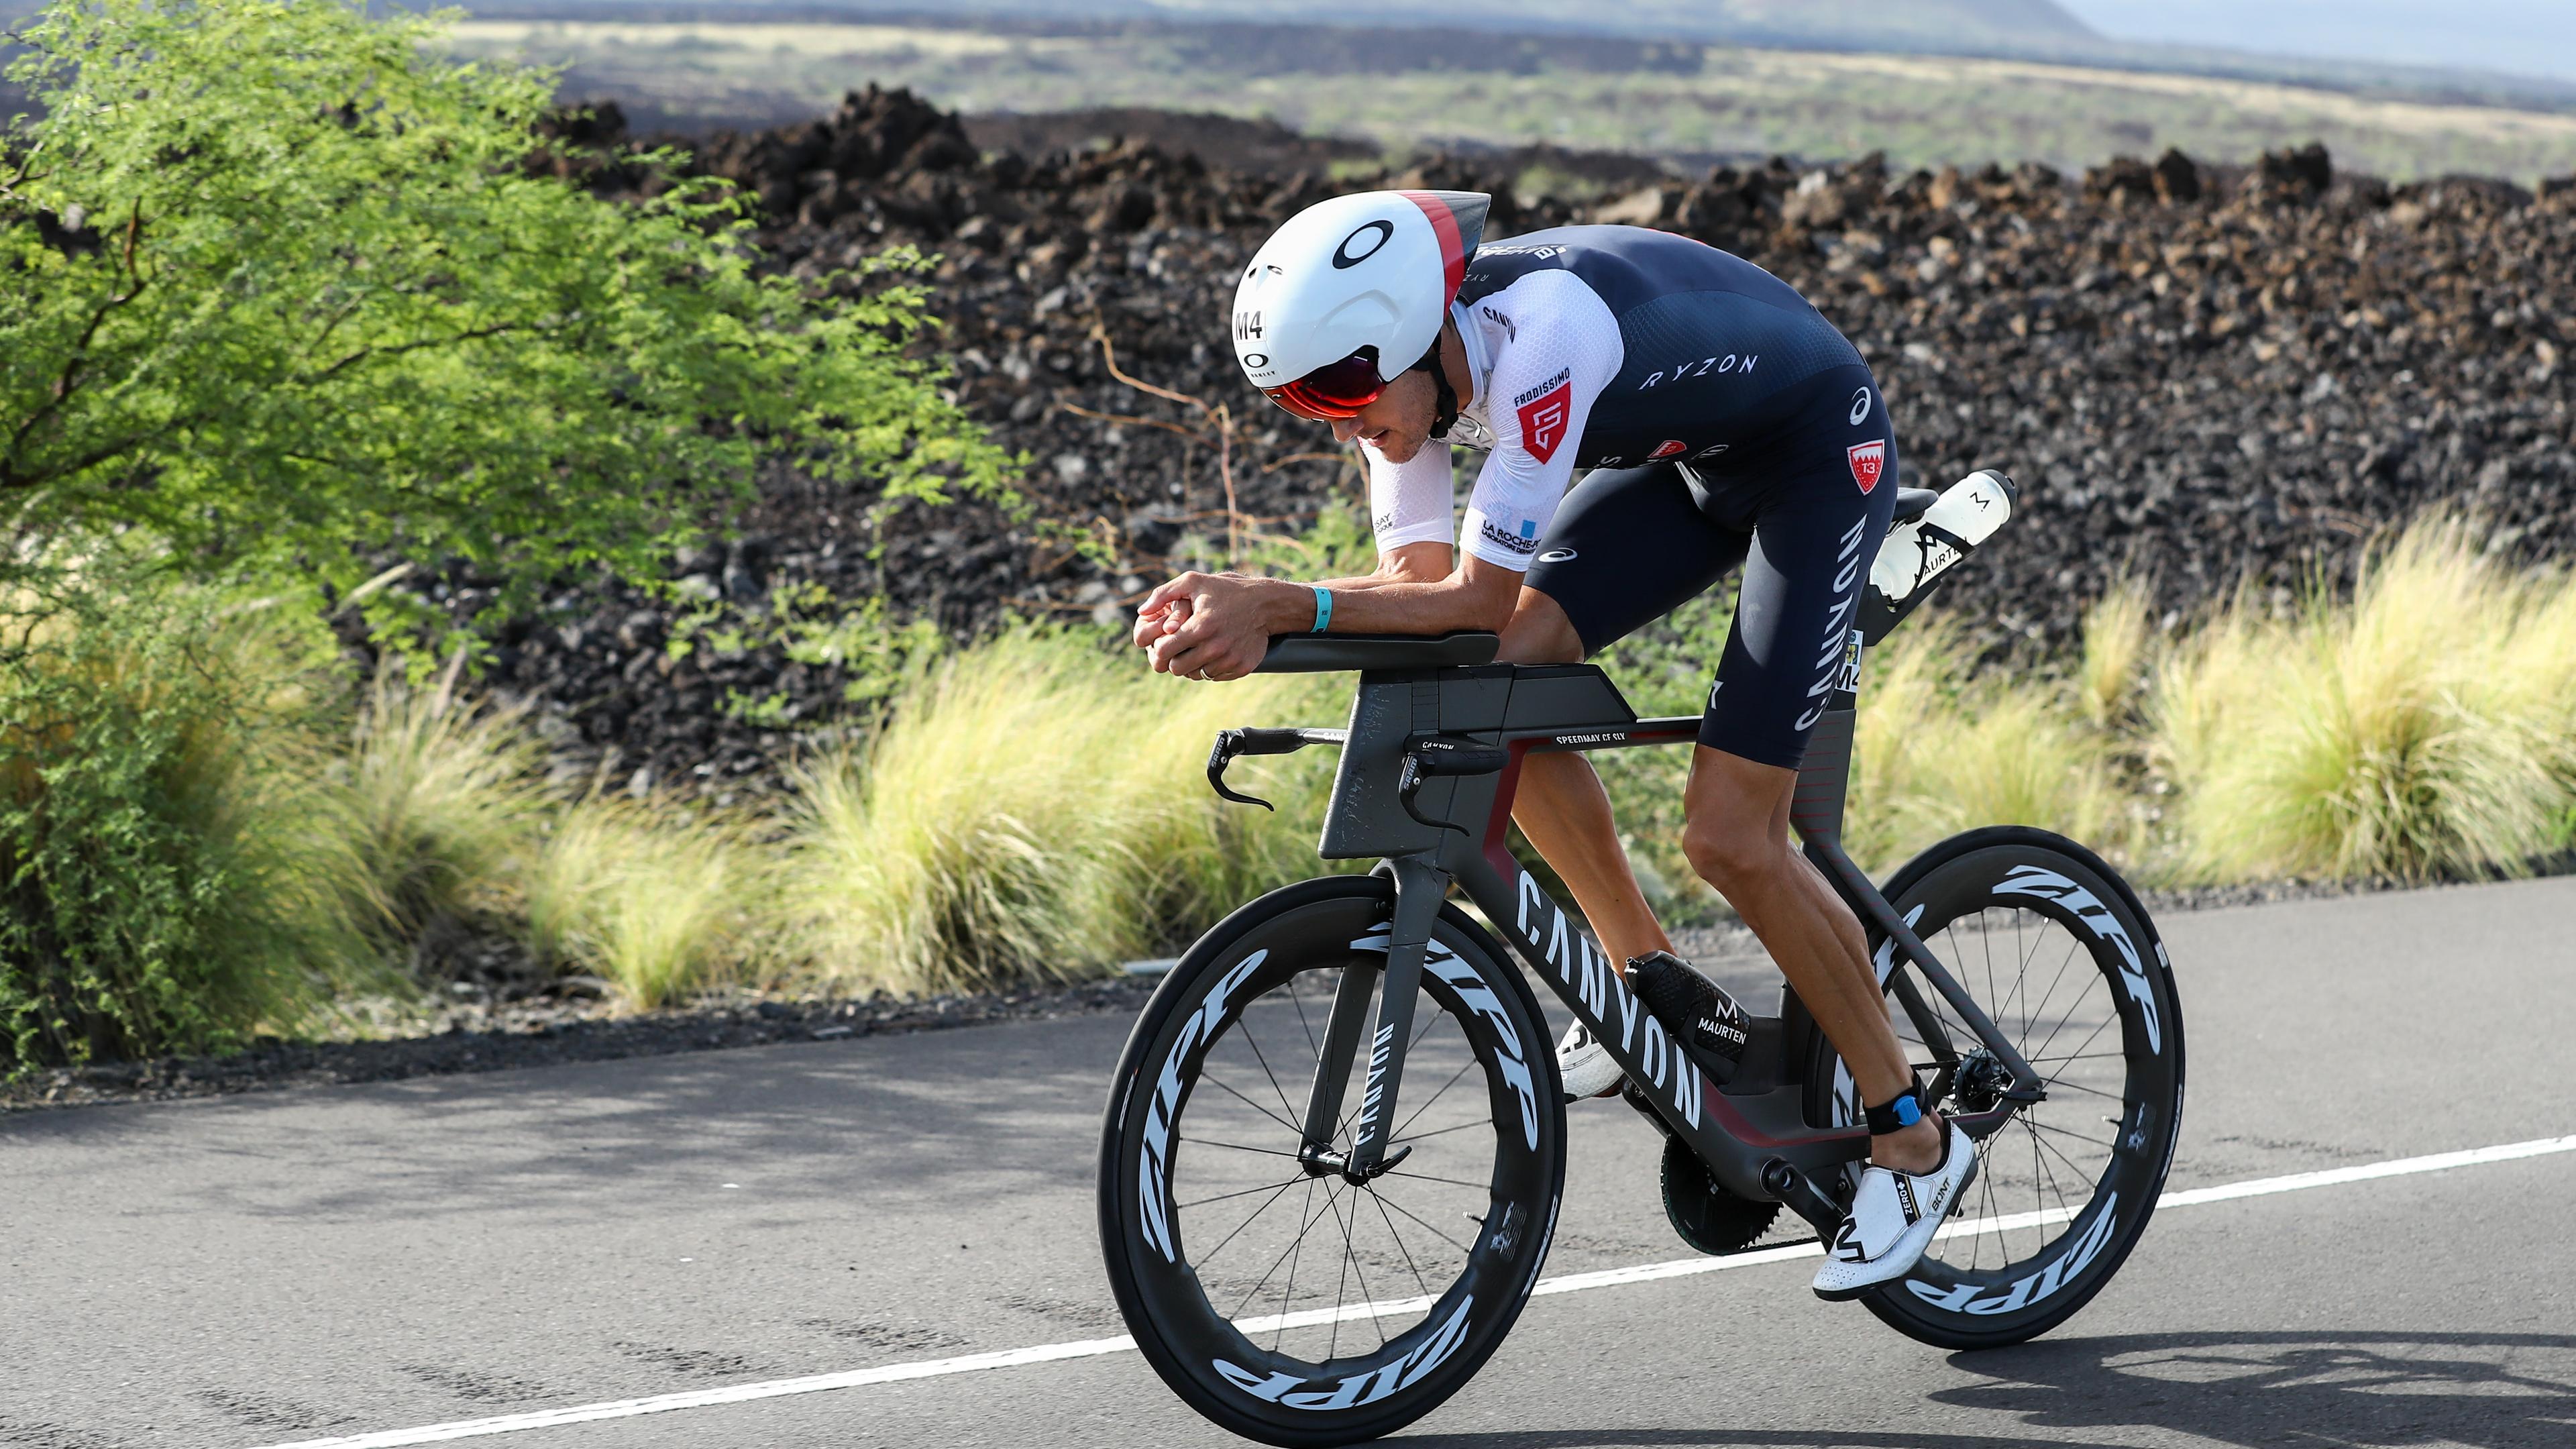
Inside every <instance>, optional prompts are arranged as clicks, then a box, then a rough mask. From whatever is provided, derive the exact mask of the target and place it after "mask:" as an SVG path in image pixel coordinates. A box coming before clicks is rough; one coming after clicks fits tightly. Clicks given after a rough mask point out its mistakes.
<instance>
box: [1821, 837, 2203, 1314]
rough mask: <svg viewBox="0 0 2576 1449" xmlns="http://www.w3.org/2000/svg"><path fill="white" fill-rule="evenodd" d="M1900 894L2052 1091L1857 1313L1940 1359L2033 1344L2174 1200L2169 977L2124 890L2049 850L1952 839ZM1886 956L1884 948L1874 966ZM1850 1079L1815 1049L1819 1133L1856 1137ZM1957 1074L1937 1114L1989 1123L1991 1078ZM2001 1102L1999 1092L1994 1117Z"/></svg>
mask: <svg viewBox="0 0 2576 1449" xmlns="http://www.w3.org/2000/svg"><path fill="white" fill-rule="evenodd" d="M1885 893H1886V896H1887V899H1888V901H1889V903H1890V904H1892V905H1894V906H1895V907H1896V912H1897V914H1898V915H1899V916H1900V917H1909V918H1911V919H1912V921H1913V926H1914V930H1915V933H1916V934H1917V935H1918V936H1920V937H1921V938H1922V940H1923V942H1924V944H1925V945H1928V946H1930V947H1931V948H1932V952H1933V954H1934V955H1936V956H1938V957H1939V958H1940V959H1941V960H1942V961H1943V962H1944V963H1945V964H1946V965H1948V967H1949V968H1950V973H1951V975H1952V976H1954V977H1956V978H1957V980H1958V981H1959V984H1960V985H1962V986H1963V987H1965V988H1967V991H1968V994H1969V995H1970V996H1971V997H1973V998H1974V999H1975V1000H1976V1002H1977V1004H1978V1005H1979V1006H1980V1007H1982V1008H1983V1009H1984V1010H1985V1012H1986V1014H1987V1015H1988V1016H1989V1017H1991V1018H1993V1019H1994V1022H1995V1024H1996V1025H1997V1026H1998V1027H2000V1028H2002V1030H2003V1033H2004V1035H2005V1037H2006V1038H2007V1039H2008V1040H2010V1041H2011V1042H2012V1043H2013V1046H2014V1048H2015V1049H2016V1050H2018V1051H2019V1052H2021V1053H2022V1055H2023V1056H2024V1058H2026V1059H2027V1060H2029V1062H2030V1063H2031V1065H2032V1066H2033V1067H2034V1068H2035V1069H2037V1070H2038V1071H2039V1073H2040V1074H2041V1075H2042V1077H2044V1078H2046V1079H2047V1081H2048V1084H2049V1086H2048V1093H2049V1095H2048V1100H2047V1101H2044V1102H2040V1103H2037V1104H2034V1105H2033V1106H2031V1107H2028V1108H2025V1109H2024V1110H2023V1111H2022V1112H2020V1113H2017V1114H2015V1116H2014V1118H2013V1119H2012V1121H2010V1122H2008V1123H2006V1124H2005V1125H2004V1127H2003V1128H2002V1129H2001V1130H1999V1131H1997V1132H1996V1133H1995V1134H1994V1135H1993V1136H1991V1137H1989V1138H1988V1139H1986V1141H1985V1142H1984V1144H1982V1146H1981V1149H1980V1151H1979V1154H1978V1157H1979V1172H1978V1182H1977V1184H1976V1185H1975V1186H1973V1187H1971V1188H1970V1189H1969V1190H1968V1193H1967V1195H1966V1196H1965V1198H1964V1199H1963V1200H1962V1201H1961V1203H1960V1205H1959V1207H1958V1208H1957V1209H1956V1212H1957V1214H1958V1217H1959V1219H1960V1221H1959V1222H1956V1223H1953V1224H1952V1225H1951V1226H1950V1228H1949V1229H1948V1230H1946V1231H1945V1234H1944V1236H1943V1237H1941V1238H1939V1239H1936V1240H1935V1241H1934V1242H1933V1244H1932V1248H1931V1251H1929V1252H1927V1253H1926V1254H1925V1255H1924V1257H1923V1261H1922V1263H1921V1264H1920V1265H1919V1266H1917V1267H1916V1268H1915V1270H1914V1271H1913V1272H1912V1273H1911V1274H1909V1275H1908V1276H1906V1277H1905V1278H1902V1279H1899V1280H1898V1281H1896V1282H1894V1283H1891V1284H1888V1285H1887V1286H1886V1287H1884V1288H1881V1289H1879V1290H1877V1291H1875V1292H1873V1293H1871V1294H1870V1295H1869V1296H1867V1297H1866V1298H1864V1299H1863V1300H1862V1301H1863V1302H1864V1303H1866V1304H1868V1305H1869V1310H1870V1312H1872V1313H1875V1314H1877V1315H1878V1316H1879V1317H1880V1318H1881V1319H1883V1320H1885V1321H1886V1322H1887V1323H1888V1324H1890V1325H1891V1326H1893V1327H1894V1328H1896V1329H1897V1330H1898V1331H1899V1332H1901V1333H1904V1334H1906V1335H1908V1336H1909V1337H1912V1338H1916V1339H1919V1340H1921V1341H1923V1342H1925V1343H1929V1344H1935V1345H1938V1346H1940V1347H1942V1348H1954V1349H1967V1348H1999V1347H2002V1346H2004V1345H2006V1344H2014V1343H2020V1342H2022V1341H2024V1340H2026V1339H2029V1338H2033V1337H2035V1336H2037V1335H2039V1334H2042V1333H2045V1332H2047V1331H2048V1330H2049V1329H2051V1328H2054V1327H2056V1326H2057V1325H2058V1324H2060V1323H2063V1322H2065V1321H2066V1320H2067V1318H2068V1317H2070V1316H2071V1315H2073V1314H2074V1313H2075V1312H2076V1310H2078V1309H2080V1308H2082V1307H2083V1306H2084V1305H2085V1304H2086V1303H2087V1302H2089V1301H2090V1300H2091V1299H2092V1297H2093V1295H2094V1294H2096V1293H2099V1292H2100V1291H2102V1288H2103V1285H2105V1284H2107V1283H2108V1282H2110V1280H2111V1276H2112V1275H2113V1274H2114V1273H2116V1272H2118V1271H2119V1268H2120V1264H2121V1263H2122V1262H2123V1261H2124V1260H2125V1259H2127V1257H2128V1256H2129V1250H2130V1249H2131V1248H2132V1247H2134V1246H2135V1245H2136V1243H2137V1241H2138V1235H2139V1234H2140V1233H2141V1232H2143V1231H2145V1229H2146V1226H2147V1220H2148V1218H2150V1217H2151V1216H2153V1215H2154V1212H2155V1206H2156V1199H2157V1197H2158V1196H2159V1195H2160V1194H2161V1193H2162V1192H2163V1191H2164V1185H2165V1174H2166V1172H2167V1170H2168V1169H2169V1168H2170V1167H2171V1166H2172V1164H2173V1153H2174V1144H2175V1141H2176V1140H2177V1138H2178V1136H2179V1135H2180V1132H2181V1128H2182V1095H2183V1045H2182V1012H2181V1009H2180V1006H2179V1004H2178V1002H2177V1000H2176V998H2175V994H2174V986H2173V973H2172V969H2171V967H2170V965H2169V964H2168V962H2167V960H2166V957H2165V949H2164V943H2163V942H2162V941H2160V940H2158V939H2157V937H2156V933H2155V927H2154V925H2153V923H2151V922H2150V921H2149V920H2148V919H2147V913H2146V910H2145V908H2144V907H2143V906H2141V905H2140V904H2139V902H2138V899H2137V897H2136V895H2135V894H2134V893H2133V892H2132V891H2130V889H2129V887H2128V885H2127V884H2126V883H2125V882H2123V881H2122V880H2121V879H2120V877H2119V875H2118V874H2117V873H2115V872H2114V871H2113V870H2112V869H2111V868H2110V867H2109V866H2108V865H2106V864H2104V863H2103V862H2102V860H2101V859H2100V857H2098V856H2096V855H2094V854H2093V853H2092V852H2091V851H2089V850H2086V849H2085V848H2084V847H2082V846H2080V845H2077V844H2076V843H2075V842H2073V841H2071V840H2067V839H2064V838H2063V837H2060V836H2056V835H2051V834H2049V833H2048V832H2046V831H2042V830H2032V829H2027V828H2024V827H2020V826H1998V827H1994V828H1991V829H1986V830H1975V831H1970V832H1968V833H1967V834H1965V835H1959V836H1954V837H1952V838H1951V839H1949V840H1945V841H1943V842H1941V843H1940V844H1938V845H1935V846H1933V847H1932V848H1931V849H1929V850H1927V851H1925V852H1923V854H1921V855H1919V856H1917V857H1915V859H1913V860H1912V861H1910V862H1908V863H1907V864H1906V866H1905V868H1904V869H1902V870H1900V871H1898V872H1897V873H1896V876H1895V878H1894V879H1892V880H1890V881H1889V882H1888V885H1887V888H1886V892H1885ZM1918 911H1919V912H1920V913H1921V914H1920V915H1919V916H1916V915H1915V913H1916V912H1918ZM2060 943H2063V944H2060ZM1885 944H1886V943H1885V941H1884V940H1883V938H1882V937H1881V936H1880V934H1879V933H1878V932H1877V931H1875V930H1873V931H1871V933H1870V948H1871V951H1872V952H1873V954H1876V953H1879V952H1881V951H1882V950H1883V949H1884V947H1885ZM2007 953H2009V955H2008V954H2007ZM2043 953H2044V954H2043ZM1905 974H1906V975H1909V976H1912V975H1913V973H1911V972H1907V973H1905ZM1914 981H1915V983H1916V985H1917V986H1918V988H1919V989H1920V992H1921V997H1922V999H1923V1000H1924V1001H1925V1002H1926V1003H1928V1004H1929V1006H1930V1008H1931V1009H1932V1011H1933V1012H1934V1014H1935V1015H1936V1016H1937V1017H1938V1018H1939V1020H1940V1021H1941V1023H1942V1025H1943V1028H1944V1030H1945V1031H1946V1032H1947V1033H1948V1035H1949V1036H1950V1037H1951V1039H1952V1040H1953V1041H1954V1042H1957V1043H1959V1050H1960V1051H1961V1052H1962V1053H1966V1052H1968V1050H1969V1048H1971V1047H1973V1046H1974V1045H1975V1043H1976V1037H1975V1036H1974V1035H1973V1034H1972V1033H1970V1032H1969V1031H1968V1030H1967V1029H1966V1028H1965V1027H1964V1026H1962V1025H1960V1024H1959V1021H1958V1018H1957V1016H1956V1015H1955V1014H1954V1013H1953V1012H1952V1011H1951V1010H1950V1008H1949V1007H1948V1005H1947V1004H1946V1003H1944V1002H1943V1001H1942V1000H1941V998H1940V997H1939V996H1938V995H1937V994H1936V993H1935V992H1933V991H1932V990H1931V988H1930V986H1929V985H1928V984H1925V983H1923V982H1922V980H1921V978H1920V977H1919V976H1915V977H1914ZM1891 1005H1892V1006H1894V1008H1895V1009H1894V1016H1895V1020H1896V1024H1897V1035H1898V1037H1899V1038H1900V1040H1902V1041H1903V1042H1904V1043H1905V1044H1906V1047H1907V1052H1908V1055H1909V1057H1910V1058H1911V1059H1912V1060H1913V1062H1914V1063H1915V1065H1916V1067H1917V1069H1918V1070H1920V1071H1921V1072H1922V1074H1923V1077H1924V1080H1925V1081H1926V1083H1927V1084H1928V1083H1932V1082H1933V1081H1934V1079H1935V1078H1934V1067H1933V1064H1932V1061H1931V1056H1930V1053H1929V1052H1928V1051H1926V1050H1925V1049H1924V1048H1923V1045H1922V1042H1923V1034H1922V1033H1921V1032H1919V1031H1918V1030H1917V1029H1916V1028H1915V1026H1914V1025H1913V1023H1912V1022H1911V1021H1910V1020H1909V1017H1908V1014H1907V1012H1906V1011H1905V1010H1904V1009H1903V1007H1902V1006H1897V1005H1895V1003H1891ZM2114 1022H2116V1023H2117V1024H2118V1027H2119V1031H2118V1035H2117V1039H2116V1041H2117V1044H2116V1047H2115V1046H2114V1045H2113V1039H2112V1038H2111V1036H2110V1031H2111V1027H2112V1024H2113V1023H2114ZM1840 1068H1841V1061H1840V1058H1839V1057H1837V1056H1836V1055H1835V1053H1834V1050H1833V1047H1832V1045H1831V1044H1830V1043H1828V1042H1825V1041H1824V1040H1823V1039H1822V1037H1821V1035H1820V1036H1819V1038H1818V1042H1817V1047H1816V1056H1815V1058H1814V1061H1813V1063H1812V1065H1811V1068H1810V1070H1809V1073H1808V1077H1807V1081H1808V1092H1809V1098H1808V1116H1809V1120H1810V1121H1812V1122H1814V1123H1815V1124H1816V1125H1819V1126H1828V1125H1841V1124H1844V1123H1848V1122H1851V1121H1854V1120H1857V1117H1858V1103H1857V1102H1856V1101H1855V1100H1854V1098H1853V1094H1852V1092H1851V1085H1850V1076H1849V1074H1848V1073H1846V1072H1843V1071H1842V1070H1841V1069H1840ZM1956 1075H1957V1076H1958V1077H1959V1079H1960V1080H1959V1081H1958V1082H1956V1083H1954V1084H1953V1085H1951V1086H1949V1087H1947V1088H1946V1089H1945V1090H1944V1100H1943V1101H1942V1102H1941V1103H1940V1104H1939V1105H1940V1106H1941V1108H1942V1109H1943V1110H1947V1111H1964V1110H1976V1109H1977V1108H1978V1107H1979V1105H1980V1103H1979V1101H1978V1100H1976V1097H1977V1093H1976V1078H1977V1077H1978V1076H1979V1075H1980V1073H1978V1072H1976V1071H1974V1070H1971V1071H1967V1072H1961V1073H1958V1074H1956ZM1983 1075H1984V1076H1985V1077H1986V1079H1987V1080H1988V1081H1991V1080H1993V1075H1994V1074H1992V1073H1984V1074H1983ZM1992 1101H1993V1097H1992V1095H1991V1093H1989V1094H1988V1095H1987V1096H1986V1097H1985V1098H1984V1104H1986V1105H1991V1103H1992ZM2115 1107H2116V1109H2117V1112H2118V1115H2117V1116H2116V1117H2114V1116H2112V1115H2111V1113H2112V1111H2113V1109H2114V1108H2115ZM1854 1170H1855V1171H1857V1169H1854ZM2025 1220H2027V1221H2025Z"/></svg>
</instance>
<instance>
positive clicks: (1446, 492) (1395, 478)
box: [1362, 441, 1458, 553]
mask: <svg viewBox="0 0 2576 1449" xmlns="http://www.w3.org/2000/svg"><path fill="white" fill-rule="evenodd" d="M1362 446H1363V447H1366V445H1365V444H1363V445H1362ZM1367 452H1368V463H1369V526H1370V527H1371V528H1373V529H1374V530H1376V532H1377V551H1378V552H1379V553H1388V552H1391V551H1393V550H1395V549H1399V548H1402V547H1404V546H1405V545H1406V544H1408V543H1447V542H1449V541H1450V540H1451V539H1453V538H1455V537H1457V536H1458V527H1457V518H1458V503H1457V492H1456V485H1455V484H1454V483H1453V482H1452V481H1451V479H1450V470H1449V447H1448V445H1447V444H1445V443H1441V442H1436V441H1435V442H1429V443H1425V444H1423V445H1422V451H1420V452H1418V453H1415V454H1414V455H1413V456H1412V457H1411V458H1408V459H1406V460H1405V461H1403V462H1401V463H1390V462H1388V461H1387V460H1386V459H1384V458H1382V457H1380V456H1378V452H1377V450H1376V449H1375V448H1367Z"/></svg>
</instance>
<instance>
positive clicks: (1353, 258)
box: [1333, 217, 1395, 271]
mask: <svg viewBox="0 0 2576 1449" xmlns="http://www.w3.org/2000/svg"><path fill="white" fill-rule="evenodd" d="M1394 235H1395V223H1394V222H1391V221H1388V220H1387V219H1386V218H1384V217H1380V218H1378V219H1377V220H1375V221H1372V222H1368V223H1366V224H1365V225H1363V226H1361V227H1360V229H1359V230H1357V231H1355V232H1352V233H1351V234H1350V235H1349V236H1346V237H1344V238H1342V244H1341V245H1340V246H1337V247H1335V248H1333V267H1334V270H1336V271H1340V270H1344V269H1347V268H1350V267H1356V266H1358V265H1359V264H1360V263H1362V262H1364V261H1367V260H1368V259H1369V258H1371V257H1373V256H1376V255H1377V250H1378V248H1380V247H1382V246H1385V245H1386V244H1387V241H1388V239H1389V238H1391V237H1393V236H1394ZM1361 237H1367V238H1368V239H1369V242H1368V249H1367V250H1365V251H1358V252H1355V251H1352V250H1351V243H1353V242H1355V241H1358V240H1359V239H1360V238H1361Z"/></svg>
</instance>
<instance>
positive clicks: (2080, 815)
mask: <svg viewBox="0 0 2576 1449" xmlns="http://www.w3.org/2000/svg"><path fill="white" fill-rule="evenodd" d="M1975 661H1976V651H1975V650H1974V649H1972V648H1970V647H1969V646H1968V645H1967V644H1966V643H1965V641H1964V640H1962V639H1961V638H1960V636H1959V633H1958V631H1957V629H1956V628H1955V627H1953V626H1952V625H1951V622H1950V621H1949V620H1948V619H1945V618H1942V617H1940V616H1937V615H1936V616H1933V617H1930V618H1925V617H1922V616H1919V615H1918V616H1916V617H1915V618H1914V619H1912V620H1910V621H1908V622H1907V624H1906V625H1905V626H1904V627H1903V628H1902V629H1900V630H1899V631H1898V632H1897V633H1895V634H1893V635H1891V636H1889V638H1888V640H1887V641H1886V642H1885V643H1884V644H1883V645H1881V646H1880V647H1879V648H1878V649H1876V650H1873V651H1871V654H1870V657H1869V659H1868V661H1867V663H1866V664H1865V665H1864V673H1863V675H1862V679H1861V695H1860V699H1861V707H1860V718H1859V720H1858V722H1857V723H1858V727H1857V729H1856V731H1855V733H1854V737H1853V767H1852V793H1851V800H1850V811H1849V815H1848V819H1847V826H1846V831H1847V837H1848V838H1847V841H1846V844H1847V846H1848V847H1849V849H1850V850H1851V852H1852V854H1853V856H1854V858H1855V859H1858V860H1861V861H1863V862H1865V863H1868V864H1871V865H1873V866H1875V867H1878V868H1881V869H1892V868H1894V867H1895V866H1896V865H1898V864H1900V863H1902V862H1903V861H1904V860H1905V859H1906V858H1907V857H1909V856H1911V855H1913V854H1914V853H1915V852H1917V851H1919V850H1921V849H1923V848H1924V847H1925V846H1928V845H1931V844H1932V843H1933V842H1935V841H1937V840H1940V839H1942V838H1943V837H1945V836H1949V835H1954V834H1956V833H1958V832H1959V831H1962V830H1968V829H1973V828H1974V827H1976V826H1980V825H2036V826H2041V827H2043V828H2045V829H2049V830H2054V831H2057V832H2059V833H2061V834H2064V835H2069V836H2072V837H2074V838H2075V839H2077V840H2081V841H2083V842H2084V843H2086V844H2088V845H2091V846H2093V847H2094V848H2095V849H2097V850H2100V851H2101V852H2102V853H2103V854H2105V855H2107V856H2109V857H2111V858H2112V859H2113V860H2114V861H2125V860H2133V859H2135V856H2136V851H2135V847H2136V844H2137V841H2136V839H2135V830H2134V823H2133V822H2134V816H2133V814H2132V812H2130V811H2129V810H2128V809H2127V802H2126V800H2125V799H2124V798H2123V795H2122V792H2121V788H2120V786H2121V782H2120V780H2119V777H2118V774H2117V771H2116V769H2115V767H2114V764H2113V758H2112V748H2111V741H2110V739H2109V737H2107V736H2105V735H2103V734H2102V733H2101V732H2099V731H2097V730H2093V729H2091V728H2088V727H2087V726H2086V724H2085V723H2084V719H2083V716H2082V714H2081V712H2080V706H2079V705H2078V703H2077V701H2076V699H2074V698H2070V696H2080V694H2081V690H2080V689H2078V688H2077V687H2075V686H2074V685H2072V684H2070V683H2067V682H2062V681H2059V680H2056V679H2051V678H2048V677H2046V676H2041V677H2037V678H2031V677H2016V676H2014V675H2009V674H1999V673H1992V672H1989V673H1984V674H1980V673H1979V672H1978V671H1977V668H1976V662H1975Z"/></svg>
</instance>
